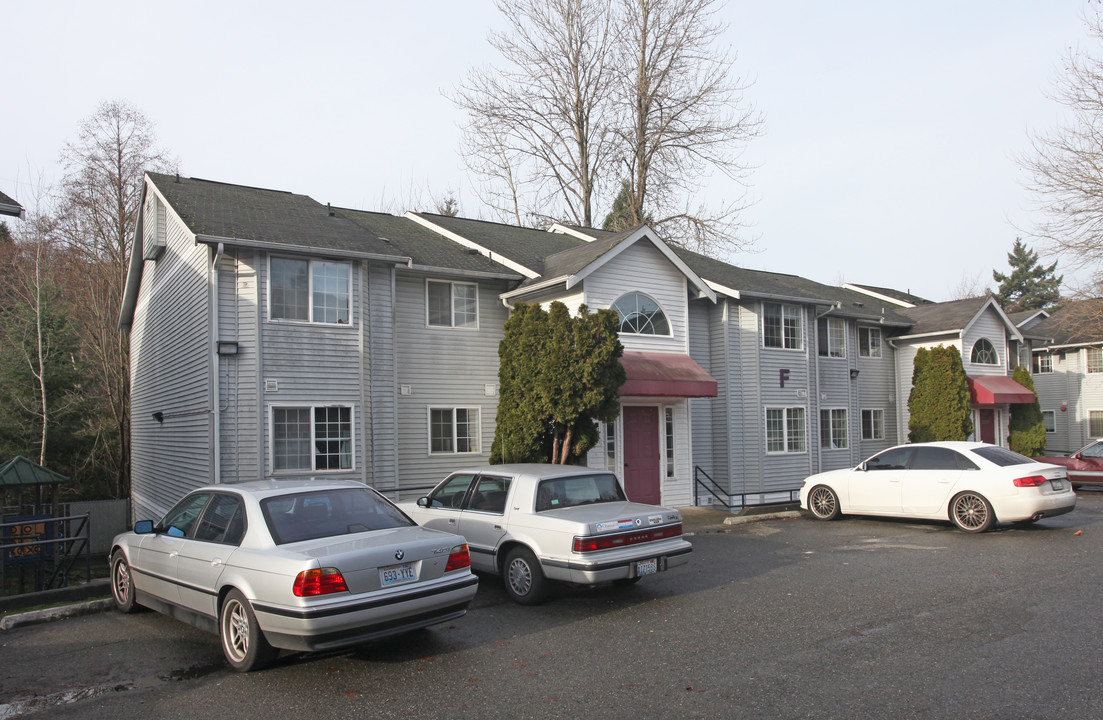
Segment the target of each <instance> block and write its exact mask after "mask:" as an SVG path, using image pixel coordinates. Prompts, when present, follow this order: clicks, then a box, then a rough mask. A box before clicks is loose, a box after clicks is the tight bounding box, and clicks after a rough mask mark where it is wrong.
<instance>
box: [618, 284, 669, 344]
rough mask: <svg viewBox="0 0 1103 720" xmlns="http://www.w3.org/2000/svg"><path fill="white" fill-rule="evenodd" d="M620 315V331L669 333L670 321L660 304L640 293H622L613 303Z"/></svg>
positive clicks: (652, 333) (647, 333) (642, 333)
mask: <svg viewBox="0 0 1103 720" xmlns="http://www.w3.org/2000/svg"><path fill="white" fill-rule="evenodd" d="M612 309H613V310H616V311H617V315H619V316H620V329H619V332H622V333H631V334H633V335H669V334H670V323H669V322H668V321H667V319H666V314H665V313H664V312H663V310H662V308H660V307H659V304H658V303H657V302H655V301H654V300H652V299H651V298H649V297H647V296H646V295H641V294H639V293H628V294H627V295H622V296H621V298H620V299H619V300H617V301H616V302H615V303H613V307H612Z"/></svg>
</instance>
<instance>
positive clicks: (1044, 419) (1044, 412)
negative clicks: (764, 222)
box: [1042, 410, 1057, 434]
mask: <svg viewBox="0 0 1103 720" xmlns="http://www.w3.org/2000/svg"><path fill="white" fill-rule="evenodd" d="M1047 414H1048V415H1051V416H1052V417H1053V423H1052V425H1053V429H1052V430H1050V429H1049V428H1048V427H1047V428H1046V432H1047V433H1049V434H1053V433H1055V432H1057V411H1056V410H1043V411H1042V424H1043V425H1045V422H1046V415H1047Z"/></svg>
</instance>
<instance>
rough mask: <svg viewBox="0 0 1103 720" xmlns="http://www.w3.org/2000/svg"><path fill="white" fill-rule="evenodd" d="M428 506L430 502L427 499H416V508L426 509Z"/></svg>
mask: <svg viewBox="0 0 1103 720" xmlns="http://www.w3.org/2000/svg"><path fill="white" fill-rule="evenodd" d="M430 504H431V502H430V500H429V498H428V497H420V498H418V499H417V506H418V507H422V508H427V507H429V506H430Z"/></svg>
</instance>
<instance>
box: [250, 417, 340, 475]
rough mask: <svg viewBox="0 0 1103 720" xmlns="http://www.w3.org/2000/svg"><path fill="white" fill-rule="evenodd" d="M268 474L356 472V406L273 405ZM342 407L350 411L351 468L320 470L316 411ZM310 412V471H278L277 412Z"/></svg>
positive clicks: (269, 432) (293, 469) (301, 469)
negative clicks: (318, 465) (305, 410)
mask: <svg viewBox="0 0 1103 720" xmlns="http://www.w3.org/2000/svg"><path fill="white" fill-rule="evenodd" d="M267 407H268V473H269V474H270V475H302V474H303V473H305V472H309V473H321V474H325V475H332V474H340V473H350V472H355V471H356V406H355V405H353V404H351V403H316V404H310V403H271V404H269V405H268V406H267ZM331 407H340V408H348V409H349V440H350V442H351V443H352V450H351V458H352V461H351V463H350V466H349V467H347V468H326V469H324V470H318V469H317V464H318V455H317V451H318V448H317V445H316V443H317V440H318V436H317V430H318V427H317V425H316V424H315V423H316V421H315V420H314V410H315V409H317V408H331ZM303 408H306V409H308V410H310V469H309V470H308V469H306V468H288V469H286V470H276V410H296V409H298V410H301V409H303Z"/></svg>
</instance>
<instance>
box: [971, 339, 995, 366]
mask: <svg viewBox="0 0 1103 720" xmlns="http://www.w3.org/2000/svg"><path fill="white" fill-rule="evenodd" d="M969 360H970V361H971V362H975V363H976V364H978V365H999V364H1000V356H999V355H997V354H996V348H994V347H992V343H991V342H989V340H988V338H981V339H980V340H977V341H976V343H974V344H973V353H972V355H971V356H970V357H969Z"/></svg>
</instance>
